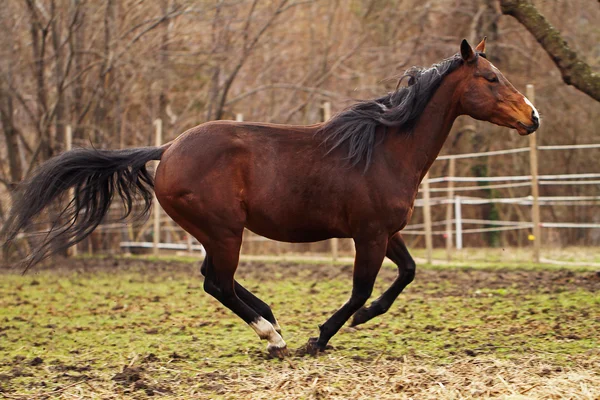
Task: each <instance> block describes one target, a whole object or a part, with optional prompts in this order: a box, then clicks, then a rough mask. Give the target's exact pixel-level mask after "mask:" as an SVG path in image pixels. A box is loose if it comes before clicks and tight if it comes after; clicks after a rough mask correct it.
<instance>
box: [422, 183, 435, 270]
mask: <svg viewBox="0 0 600 400" xmlns="http://www.w3.org/2000/svg"><path fill="white" fill-rule="evenodd" d="M423 222H424V223H425V248H426V254H427V263H428V264H431V262H432V260H433V235H432V232H431V231H432V229H431V204H430V200H429V172H428V173H427V174H426V175H425V178H423Z"/></svg>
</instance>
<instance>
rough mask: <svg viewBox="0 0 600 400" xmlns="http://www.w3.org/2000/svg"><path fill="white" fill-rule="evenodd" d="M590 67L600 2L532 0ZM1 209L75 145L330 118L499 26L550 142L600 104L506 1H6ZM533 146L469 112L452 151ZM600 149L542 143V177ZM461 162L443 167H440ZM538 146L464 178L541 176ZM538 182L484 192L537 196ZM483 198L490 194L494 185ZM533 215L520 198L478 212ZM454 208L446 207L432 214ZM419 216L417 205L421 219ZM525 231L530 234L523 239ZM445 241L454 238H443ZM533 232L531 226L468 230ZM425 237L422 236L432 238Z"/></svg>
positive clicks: (567, 210)
mask: <svg viewBox="0 0 600 400" xmlns="http://www.w3.org/2000/svg"><path fill="white" fill-rule="evenodd" d="M533 4H534V5H535V6H536V7H537V9H538V10H539V11H540V12H542V13H543V14H544V15H545V17H546V18H547V19H548V20H549V22H550V23H551V24H552V25H553V26H554V27H555V28H556V29H558V30H559V31H560V33H561V35H562V37H563V38H564V39H565V40H566V41H567V43H568V44H569V46H570V47H571V49H573V50H574V51H575V52H576V53H577V55H578V56H579V57H580V58H581V59H582V60H583V61H584V62H585V63H587V64H588V65H589V66H590V67H591V69H592V71H594V72H596V73H597V72H598V71H599V70H600V45H599V43H600V24H598V21H600V4H599V3H598V2H596V1H590V0H556V1H542V0H536V1H533ZM0 26H1V27H2V34H1V35H0V117H1V121H0V122H1V124H0V131H1V132H0V193H1V195H2V197H1V198H2V201H0V219H4V218H5V216H6V213H7V212H8V209H9V205H10V193H11V191H12V189H13V188H14V185H15V183H17V182H19V181H21V180H22V179H23V178H24V177H27V176H28V174H30V173H31V171H32V170H33V169H34V168H35V167H36V166H37V165H39V164H40V163H41V162H43V161H45V160H47V159H49V158H50V157H52V156H53V155H56V154H58V153H60V152H61V151H63V149H64V147H65V129H66V126H67V125H71V126H72V127H73V132H74V142H75V145H80V146H94V147H96V148H107V149H117V148H123V147H132V146H147V145H152V144H153V143H154V127H153V121H154V120H155V119H157V118H161V119H162V120H163V121H164V122H163V123H164V133H163V135H164V141H165V142H166V141H168V140H171V139H173V138H175V137H176V136H177V135H179V134H180V133H182V132H183V131H185V130H186V129H189V128H191V127H193V126H195V125H198V124H200V123H203V122H205V121H209V120H214V119H233V118H234V116H235V114H236V113H241V114H243V116H244V119H245V120H253V121H267V122H277V123H286V124H311V123H315V122H319V121H321V120H322V103H323V102H324V101H329V102H331V103H332V107H333V111H334V112H335V111H339V110H341V109H343V108H344V107H346V106H348V105H350V104H352V102H353V101H355V100H357V99H366V98H372V97H375V96H380V95H382V94H384V93H386V92H387V91H390V90H393V89H394V88H395V86H396V84H397V80H398V77H399V76H400V75H401V74H402V73H403V71H404V70H405V69H407V68H409V67H410V66H413V65H421V66H429V65H431V64H433V63H434V62H437V61H440V60H441V59H443V58H446V57H448V56H450V55H452V54H454V53H456V52H457V51H458V48H459V44H460V40H461V39H462V38H467V39H468V40H469V41H470V42H471V44H472V45H475V44H477V43H478V42H479V41H480V40H481V38H483V36H487V37H488V42H487V43H488V44H487V54H488V58H489V59H490V60H491V61H492V62H493V63H494V64H495V65H496V66H497V67H498V68H499V69H500V70H502V71H503V72H504V73H505V75H506V76H507V77H508V78H509V80H511V82H512V83H513V84H514V85H515V86H516V87H517V88H518V89H519V90H520V91H522V92H524V91H525V85H526V84H528V83H532V84H534V85H535V89H536V106H537V108H538V109H539V110H540V113H541V115H542V119H543V124H542V128H541V130H540V131H539V133H538V143H539V144H543V145H549V144H578V143H594V142H595V143H597V142H599V140H600V130H599V129H600V128H599V125H600V124H599V122H600V103H599V102H598V101H596V100H594V99H593V98H591V97H589V96H587V95H586V94H584V93H582V92H580V91H578V90H577V89H575V88H574V87H572V86H567V85H566V84H565V83H564V82H563V80H562V78H561V73H560V71H559V70H558V68H557V67H556V66H555V64H554V63H553V61H552V60H551V58H550V57H549V56H548V55H547V53H546V52H545V51H544V49H543V48H542V47H541V46H540V44H539V43H538V42H537V41H536V39H535V38H534V37H533V36H532V35H531V34H530V33H529V32H528V31H527V30H526V29H525V28H524V27H523V26H522V25H521V24H520V23H519V22H518V21H516V20H515V19H513V18H512V17H510V16H507V15H503V14H502V12H501V8H500V3H499V2H498V1H497V0H439V1H422V0H329V1H325V0H321V1H310V0H308V1H303V0H294V1H292V0H273V1H256V0H254V1H252V0H229V1H225V0H211V1H208V0H155V1H140V0H106V1H94V0H3V1H2V6H1V7H0ZM524 146H527V142H526V139H524V138H522V137H520V136H519V135H517V134H516V133H515V132H514V131H510V130H508V129H506V128H500V127H496V126H494V125H491V124H489V123H481V122H478V121H474V120H472V119H470V118H467V117H464V118H460V119H459V120H458V121H457V123H456V124H455V126H454V132H453V133H451V135H450V138H449V140H448V143H447V144H446V146H445V148H444V150H443V154H456V153H467V152H480V151H488V150H497V149H506V148H513V147H524ZM599 159H600V150H598V149H592V150H591V151H564V152H560V151H553V152H548V153H544V158H543V159H541V160H540V173H544V174H556V173H577V172H600V166H599V162H598V160H599ZM446 167H447V164H444V163H440V164H439V165H438V164H436V165H434V168H433V170H432V175H433V176H435V175H441V174H443V173H444V168H446ZM528 173H529V160H528V158H527V155H526V154H515V155H511V156H504V157H503V158H491V157H490V158H479V159H474V160H468V161H462V162H460V163H458V164H457V175H459V176H461V175H462V176H465V175H472V176H494V175H527V174H528ZM540 189H541V195H542V196H559V195H567V194H568V195H577V194H581V195H596V196H597V195H600V186H599V185H595V186H594V185H585V186H580V187H572V186H570V187H568V188H566V187H560V186H545V187H541V188H540ZM528 194H529V189H528V188H514V189H506V190H503V191H501V192H499V191H486V192H485V193H484V194H483V195H484V196H488V197H494V196H497V197H499V196H508V197H510V196H526V195H528ZM478 195H480V196H481V195H482V194H481V192H480V193H478ZM597 209H598V208H597V207H596V206H592V207H590V206H587V207H574V206H570V207H561V206H553V207H545V208H543V210H542V220H543V221H585V222H600V214H599V213H597V212H595V211H597ZM468 212H470V213H472V215H471V217H474V218H482V219H506V220H519V219H524V220H529V211H528V209H526V208H523V207H519V206H515V205H490V206H486V207H479V208H477V209H473V210H471V211H468ZM444 213H445V210H444V209H442V208H439V209H437V208H434V220H438V219H443V218H444ZM420 218H421V215H420V213H419V212H416V213H415V215H414V217H413V221H412V222H413V223H418V222H419V219H420ZM523 234H525V237H523ZM546 239H547V240H545V242H544V243H545V244H546V245H547V244H551V245H575V244H576V245H599V244H600V232H598V229H588V230H577V229H573V230H564V229H563V230H561V231H557V232H555V233H553V232H547V238H546ZM436 240H439V241H440V242H439V244H441V243H442V242H441V241H442V240H443V239H442V238H437V239H436ZM465 241H466V242H467V243H466V244H467V245H470V246H475V245H481V246H499V245H502V246H504V245H511V244H512V245H514V244H526V243H527V241H526V232H524V233H523V232H503V233H501V234H500V233H495V234H489V235H474V236H470V237H468V238H465ZM418 244H419V242H418V241H415V242H414V243H413V245H418Z"/></svg>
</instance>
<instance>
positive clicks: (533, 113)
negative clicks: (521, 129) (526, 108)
mask: <svg viewBox="0 0 600 400" xmlns="http://www.w3.org/2000/svg"><path fill="white" fill-rule="evenodd" d="M531 120H532V121H533V124H534V125H539V124H540V120H539V118H538V117H537V115H535V111H533V110H532V111H531Z"/></svg>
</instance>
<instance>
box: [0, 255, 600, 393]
mask: <svg viewBox="0 0 600 400" xmlns="http://www.w3.org/2000/svg"><path fill="white" fill-rule="evenodd" d="M237 276H238V278H239V280H240V281H241V282H242V283H244V284H245V286H246V287H247V288H248V289H250V290H252V291H253V292H254V293H256V294H257V295H258V296H259V297H261V298H263V299H264V300H265V301H267V302H268V303H270V304H271V305H272V306H273V310H274V312H275V315H276V316H277V318H278V319H279V322H280V324H281V326H282V328H283V334H284V338H285V339H286V341H287V343H288V346H289V347H290V348H291V350H292V355H291V356H290V357H289V358H287V359H285V360H278V359H269V358H268V357H267V356H266V351H265V345H266V343H265V342H262V341H260V340H259V339H258V338H257V337H256V335H255V333H254V332H253V331H252V330H251V329H250V328H249V327H248V326H246V325H245V324H244V323H243V322H242V321H241V320H238V318H237V317H235V316H234V315H233V314H232V313H231V312H230V311H229V310H227V309H225V308H224V307H222V306H221V305H220V304H219V303H218V302H217V301H216V300H214V299H213V298H212V297H210V296H209V295H207V294H206V293H204V291H203V289H202V277H201V276H200V274H199V271H198V263H197V262H193V263H192V262H189V261H186V260H173V259H170V260H169V259H161V260H156V259H154V260H142V259H138V258H120V259H77V260H67V261H64V260H59V261H55V263H54V265H48V266H46V267H42V268H38V269H36V270H34V271H32V272H29V273H28V274H26V275H24V276H21V275H20V274H18V271H11V270H5V271H3V272H1V273H0V397H5V398H8V399H45V398H62V399H76V398H102V399H117V398H118V399H128V398H135V399H140V398H148V397H151V396H153V397H161V398H181V399H188V398H199V399H205V398H207V399H208V398H231V399H247V398H256V399H262V398H264V399H277V398H281V399H283V398H285V399H347V398H352V399H375V398H377V399H386V398H394V399H409V398H413V399H424V398H431V399H458V398H473V397H475V398H507V399H525V398H534V399H545V398H548V399H555V398H556V399H558V398H573V399H598V398H600V349H599V335H600V334H599V332H600V273H599V272H598V271H595V270H594V269H593V268H586V267H570V268H569V269H562V268H560V267H553V266H535V267H529V268H525V269H522V268H518V267H506V266H493V265H492V266H490V265H488V266H485V267H481V266H478V267H476V268H474V267H469V266H464V265H462V264H461V265H459V266H430V267H421V268H419V269H418V272H417V278H416V280H415V282H414V283H413V284H411V285H410V286H409V287H408V288H407V289H406V291H405V292H404V293H403V294H402V295H401V296H400V298H399V299H398V301H397V302H396V304H394V306H393V307H392V309H391V310H390V311H389V312H388V313H387V314H386V315H383V316H381V317H379V318H378V319H376V320H373V321H371V322H370V323H367V324H365V325H363V326H360V327H357V328H349V327H345V328H342V330H341V331H340V332H339V333H338V334H337V335H336V336H335V337H334V338H333V339H332V341H331V345H332V346H333V348H332V349H330V350H328V351H327V352H325V353H324V354H321V355H319V356H318V357H312V356H309V355H306V354H304V351H303V345H304V344H305V343H306V341H307V339H308V338H309V337H311V336H315V335H316V334H317V324H319V323H322V322H324V321H325V320H326V319H327V318H328V317H329V316H330V315H331V313H332V312H333V311H334V310H335V309H337V308H338V307H339V306H340V305H341V304H342V303H343V302H344V301H345V300H346V299H347V297H348V295H349V292H350V276H351V266H350V265H347V264H345V265H344V264H343V263H342V265H331V264H327V263H325V264H321V265H320V264H317V263H309V262H291V261H280V262H277V263H275V262H259V261H252V262H244V263H242V264H241V265H240V268H239V270H238V275H237ZM394 276H395V269H394V268H393V267H392V266H389V265H386V266H384V268H383V269H382V271H381V273H380V276H379V279H378V281H377V288H376V292H375V295H378V293H379V292H380V291H381V290H383V289H384V288H385V287H386V285H388V284H389V283H390V282H391V281H392V279H393V278H394Z"/></svg>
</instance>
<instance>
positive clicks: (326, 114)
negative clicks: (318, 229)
mask: <svg viewBox="0 0 600 400" xmlns="http://www.w3.org/2000/svg"><path fill="white" fill-rule="evenodd" d="M329 118H331V103H330V102H328V101H326V102H324V103H323V122H327V121H329ZM338 242H339V241H338V238H332V239H331V240H330V241H329V243H330V244H331V259H332V260H333V261H336V260H337V259H338V246H339V244H338Z"/></svg>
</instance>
